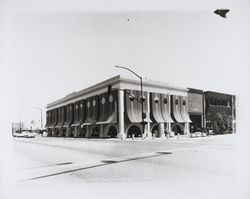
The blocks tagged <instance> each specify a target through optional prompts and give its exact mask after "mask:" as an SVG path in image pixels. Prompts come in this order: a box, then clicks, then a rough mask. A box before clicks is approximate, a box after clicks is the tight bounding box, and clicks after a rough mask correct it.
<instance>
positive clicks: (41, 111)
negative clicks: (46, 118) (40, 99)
mask: <svg viewBox="0 0 250 199" xmlns="http://www.w3.org/2000/svg"><path fill="white" fill-rule="evenodd" d="M33 108H35V109H37V110H39V111H40V113H41V130H43V110H42V109H41V108H38V107H33Z"/></svg>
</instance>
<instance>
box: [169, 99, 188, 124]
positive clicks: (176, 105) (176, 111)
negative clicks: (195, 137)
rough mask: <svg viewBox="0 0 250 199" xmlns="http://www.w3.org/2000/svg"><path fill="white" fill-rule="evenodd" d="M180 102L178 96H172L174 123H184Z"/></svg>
mask: <svg viewBox="0 0 250 199" xmlns="http://www.w3.org/2000/svg"><path fill="white" fill-rule="evenodd" d="M180 101H181V100H180V96H177V95H173V96H172V110H173V116H174V119H175V120H176V122H179V123H185V120H184V119H183V118H182V115H181V106H180Z"/></svg>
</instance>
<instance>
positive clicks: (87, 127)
mask: <svg viewBox="0 0 250 199" xmlns="http://www.w3.org/2000/svg"><path fill="white" fill-rule="evenodd" d="M88 137H90V132H89V125H87V126H86V138H88Z"/></svg>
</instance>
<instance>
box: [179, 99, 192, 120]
mask: <svg viewBox="0 0 250 199" xmlns="http://www.w3.org/2000/svg"><path fill="white" fill-rule="evenodd" d="M180 102H181V103H180V106H181V116H182V118H183V120H184V121H185V122H192V121H191V120H190V118H189V115H188V101H187V97H184V96H182V97H181V98H180Z"/></svg>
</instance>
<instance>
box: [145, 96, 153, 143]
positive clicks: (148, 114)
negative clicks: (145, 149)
mask: <svg viewBox="0 0 250 199" xmlns="http://www.w3.org/2000/svg"><path fill="white" fill-rule="evenodd" d="M147 110H148V112H147V119H148V122H147V126H146V137H148V138H151V137H152V133H151V132H150V122H149V118H150V93H149V92H147Z"/></svg>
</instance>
